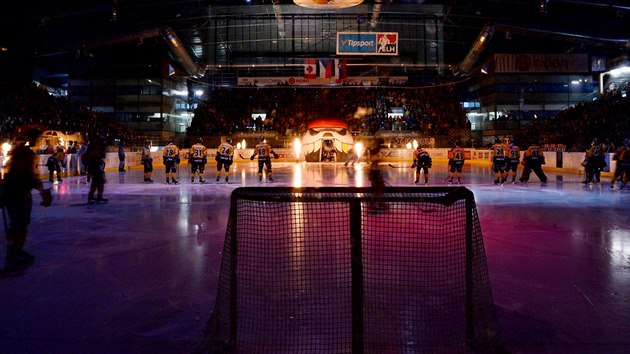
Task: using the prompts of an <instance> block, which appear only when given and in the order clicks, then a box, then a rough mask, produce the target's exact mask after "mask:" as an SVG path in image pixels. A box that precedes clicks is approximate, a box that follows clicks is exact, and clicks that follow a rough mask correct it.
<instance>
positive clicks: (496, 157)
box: [490, 137, 509, 184]
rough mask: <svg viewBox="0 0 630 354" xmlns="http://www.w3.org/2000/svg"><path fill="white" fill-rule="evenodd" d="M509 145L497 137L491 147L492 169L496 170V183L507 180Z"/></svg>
mask: <svg viewBox="0 0 630 354" xmlns="http://www.w3.org/2000/svg"><path fill="white" fill-rule="evenodd" d="M508 149H509V147H508V146H507V145H505V144H504V143H502V142H501V140H500V139H499V138H498V137H496V138H494V144H493V145H492V147H491V148H490V150H491V151H492V171H494V184H499V183H501V184H503V182H505V181H506V180H507V152H508Z"/></svg>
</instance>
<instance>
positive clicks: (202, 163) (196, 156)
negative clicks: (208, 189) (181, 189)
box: [188, 138, 208, 183]
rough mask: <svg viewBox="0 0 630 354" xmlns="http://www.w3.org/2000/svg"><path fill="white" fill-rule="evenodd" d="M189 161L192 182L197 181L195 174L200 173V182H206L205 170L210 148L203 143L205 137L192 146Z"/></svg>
mask: <svg viewBox="0 0 630 354" xmlns="http://www.w3.org/2000/svg"><path fill="white" fill-rule="evenodd" d="M188 163H190V183H195V175H199V183H204V182H205V181H206V180H205V179H204V175H203V172H204V170H205V169H206V164H207V163H208V149H206V147H205V145H203V139H201V138H199V139H197V143H196V144H195V145H193V146H192V147H191V148H190V155H189V156H188Z"/></svg>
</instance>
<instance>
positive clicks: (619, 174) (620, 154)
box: [610, 139, 630, 189]
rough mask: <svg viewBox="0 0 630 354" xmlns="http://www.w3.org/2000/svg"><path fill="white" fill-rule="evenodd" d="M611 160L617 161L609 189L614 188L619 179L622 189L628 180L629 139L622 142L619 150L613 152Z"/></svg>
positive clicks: (629, 164)
mask: <svg viewBox="0 0 630 354" xmlns="http://www.w3.org/2000/svg"><path fill="white" fill-rule="evenodd" d="M613 160H614V161H617V166H616V168H615V172H614V174H613V176H612V178H611V180H610V188H614V187H615V182H616V181H617V180H618V179H621V189H623V188H625V187H626V184H627V183H628V181H629V180H630V139H626V140H624V141H623V144H622V145H621V146H620V147H619V149H617V150H615V153H614V155H613Z"/></svg>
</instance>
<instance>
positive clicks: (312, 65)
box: [304, 59, 317, 79]
mask: <svg viewBox="0 0 630 354" xmlns="http://www.w3.org/2000/svg"><path fill="white" fill-rule="evenodd" d="M316 77H317V60H315V59H304V78H305V79H314V78H316Z"/></svg>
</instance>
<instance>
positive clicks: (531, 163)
mask: <svg viewBox="0 0 630 354" xmlns="http://www.w3.org/2000/svg"><path fill="white" fill-rule="evenodd" d="M491 152H492V154H491V156H492V171H493V172H494V177H495V179H494V183H495V184H503V183H505V182H506V181H507V180H508V177H509V176H510V174H511V177H512V181H511V182H512V183H516V176H517V170H518V166H519V164H520V165H522V166H523V172H522V174H521V178H519V181H520V182H522V183H526V182H528V181H529V177H530V175H531V173H532V172H534V173H535V174H536V176H537V177H538V179H539V180H540V182H541V183H547V180H548V178H547V176H546V175H545V173H544V172H543V170H542V165H544V164H545V155H544V154H543V150H542V148H541V147H540V146H539V145H537V144H532V145H530V146H529V147H528V148H527V150H525V151H524V153H523V160H521V159H520V157H521V150H520V148H519V147H518V146H517V145H516V144H515V143H514V140H513V139H511V138H510V139H509V140H508V143H502V142H501V141H500V140H499V138H495V141H494V144H493V145H492V147H491ZM464 160H465V155H464V149H463V148H461V147H460V146H459V143H458V142H455V145H454V147H453V148H451V150H449V152H448V165H449V176H448V177H447V178H446V180H445V182H446V181H448V182H449V183H452V182H453V179H454V177H455V173H457V183H458V184H459V183H460V181H461V175H462V168H463V166H464ZM613 160H615V161H617V166H616V168H615V171H614V173H613V176H612V178H611V184H610V187H611V188H613V187H614V184H615V182H616V181H618V180H621V183H622V185H621V188H624V187H625V186H626V183H627V182H628V180H629V179H630V139H626V140H624V142H623V145H622V146H621V147H620V148H619V149H617V150H615V152H614V154H613ZM346 165H347V164H346ZM582 165H583V166H584V169H585V180H584V181H583V182H582V183H585V184H588V183H591V182H594V183H599V182H600V175H601V171H602V169H603V168H604V167H606V161H605V151H604V150H603V148H602V146H601V145H600V144H599V141H598V140H597V139H593V142H592V144H591V147H590V148H589V149H588V150H587V151H586V154H585V157H584V162H583V163H582ZM431 166H432V160H431V157H430V155H429V152H428V151H426V150H425V149H423V148H422V147H418V148H417V149H416V150H415V151H414V154H413V164H412V165H411V168H415V169H416V179H415V183H419V182H420V176H421V175H424V184H428V182H429V168H431Z"/></svg>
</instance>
